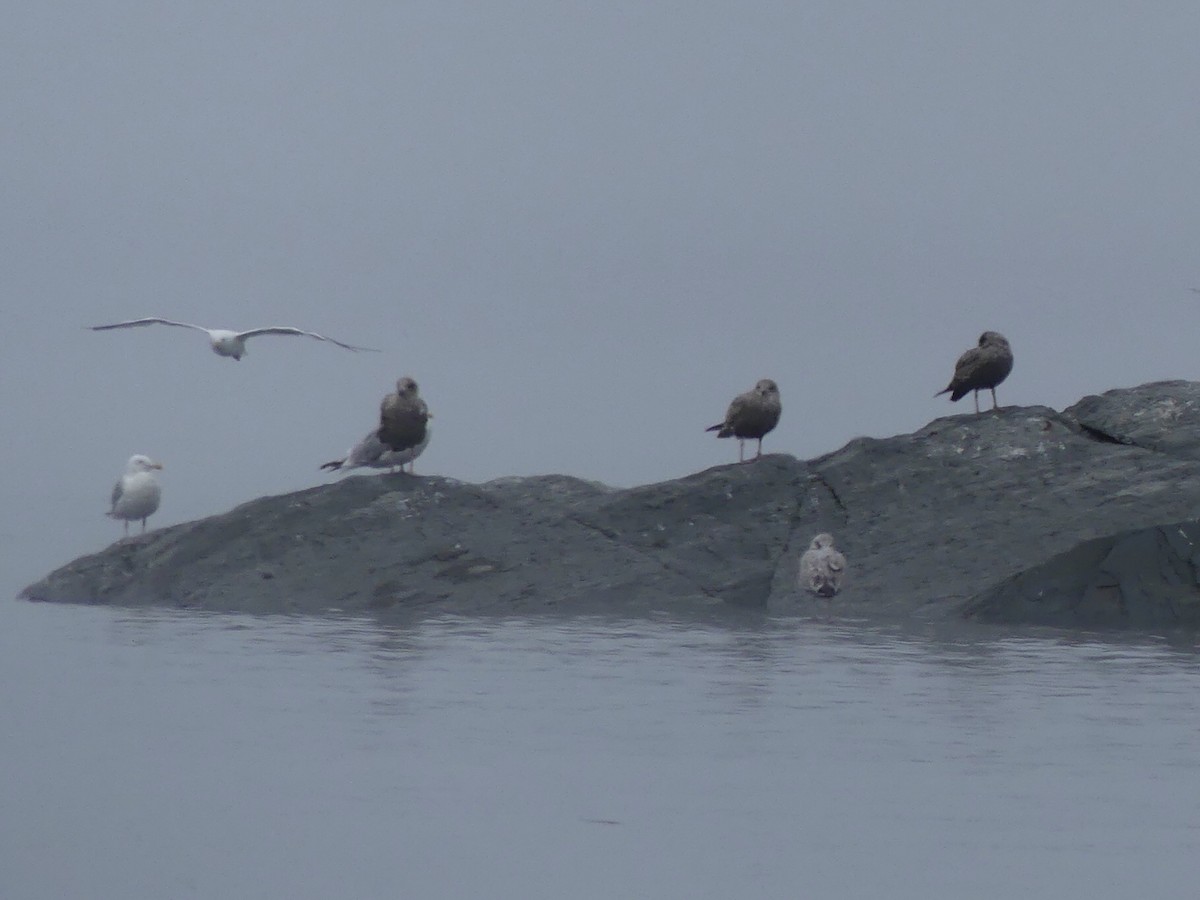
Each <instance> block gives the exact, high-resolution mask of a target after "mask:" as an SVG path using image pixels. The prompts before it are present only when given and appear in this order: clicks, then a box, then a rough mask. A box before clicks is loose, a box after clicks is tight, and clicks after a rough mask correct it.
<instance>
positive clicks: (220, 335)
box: [91, 318, 379, 360]
mask: <svg viewBox="0 0 1200 900" xmlns="http://www.w3.org/2000/svg"><path fill="white" fill-rule="evenodd" d="M143 325H174V326H176V327H178V328H190V329H192V330H193V331H203V332H204V333H205V334H207V335H208V342H209V343H210V344H211V345H212V351H213V353H215V354H217V356H232V357H233V358H234V359H236V360H240V359H241V358H242V357H243V356H244V355H245V354H246V341H247V340H248V339H249V338H252V337H258V336H259V335H260V334H288V335H299V336H301V337H310V338H316V339H317V340H318V341H328V342H329V343H331V344H337V345H338V346H339V347H344V348H346V349H347V350H367V351H370V352H371V353H378V352H379V351H378V350H375V349H374V348H372V347H356V346H354V345H353V344H343V343H342V342H341V341H337V340H334V339H333V338H331V337H325V335H323V334H317V333H316V332H315V331H301V330H300V329H299V328H292V327H290V326H288V325H272V326H270V327H269V328H251V329H250V330H249V331H229V330H228V329H225V328H205V327H204V326H203V325H192V324H189V323H188V322H175V321H173V320H171V319H159V318H148V319H130V320H129V321H128V322H114V323H113V324H112V325H93V326H91V329H92V331H108V330H109V329H112V328H140V327H141V326H143Z"/></svg>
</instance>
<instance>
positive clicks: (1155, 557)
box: [966, 521, 1200, 628]
mask: <svg viewBox="0 0 1200 900" xmlns="http://www.w3.org/2000/svg"><path fill="white" fill-rule="evenodd" d="M966 614H967V616H968V617H971V618H977V619H980V620H982V621H988V622H1003V623H1012V622H1021V623H1032V624H1042V625H1062V624H1066V623H1070V624H1082V625H1087V626H1089V627H1101V628H1104V627H1110V628H1111V627H1124V626H1134V627H1161V626H1163V625H1170V626H1180V627H1187V628H1196V627H1197V626H1200V522H1195V521H1192V522H1181V523H1178V524H1175V525H1161V526H1156V527H1153V528H1141V529H1137V530H1135V531H1126V532H1123V533H1121V534H1117V535H1112V536H1110V537H1103V538H1097V539H1096V540H1093V541H1084V542H1083V543H1082V544H1079V545H1078V546H1076V547H1074V548H1072V549H1070V550H1068V551H1067V552H1066V553H1060V554H1058V555H1057V556H1055V557H1054V558H1052V559H1050V560H1048V561H1047V562H1045V563H1042V564H1041V565H1038V566H1034V567H1033V568H1031V569H1028V570H1026V571H1025V572H1022V573H1020V574H1019V575H1016V576H1014V577H1013V578H1009V579H1007V580H1006V581H1003V582H1001V583H1000V584H999V585H997V586H995V587H993V588H991V589H989V590H988V591H986V592H984V593H983V594H982V595H981V596H979V597H977V598H976V599H975V600H974V601H972V602H971V603H969V604H968V605H967V609H966Z"/></svg>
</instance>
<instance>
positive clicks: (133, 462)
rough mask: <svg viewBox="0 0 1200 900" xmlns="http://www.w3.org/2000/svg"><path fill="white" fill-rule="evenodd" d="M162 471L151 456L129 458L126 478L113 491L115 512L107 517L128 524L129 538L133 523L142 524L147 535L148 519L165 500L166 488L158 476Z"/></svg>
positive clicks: (126, 528) (122, 478)
mask: <svg viewBox="0 0 1200 900" xmlns="http://www.w3.org/2000/svg"><path fill="white" fill-rule="evenodd" d="M161 468H162V463H156V462H155V461H154V460H152V459H151V458H150V457H148V456H142V455H141V454H140V453H139V454H137V455H136V456H131V457H129V462H127V463H126V464H125V474H124V475H122V476H121V477H120V479H119V480H118V481H117V483H116V484H114V485H113V490H112V509H110V510H109V511H108V512H106V513H105V515H106V516H108V517H109V518H112V519H123V520H124V521H125V533H126V534H129V523H130V522H132V521H136V520H137V519H141V520H142V533H143V534H144V533H145V531H146V519H147V518H149V517H150V516H151V515H152V514H153V513H154V511H155V510H157V509H158V501H159V500H160V499H161V498H162V488H160V487H159V486H158V479H157V478H155V477H154V472H155V470H157V469H161Z"/></svg>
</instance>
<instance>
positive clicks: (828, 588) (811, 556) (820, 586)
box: [797, 533, 846, 597]
mask: <svg viewBox="0 0 1200 900" xmlns="http://www.w3.org/2000/svg"><path fill="white" fill-rule="evenodd" d="M845 574H846V557H844V556H842V554H841V553H839V552H838V551H837V550H836V549H835V548H834V546H833V535H832V534H824V533H822V534H818V535H817V536H816V537H815V538H813V539H812V543H811V544H810V545H809V547H808V549H807V550H805V551H804V555H803V556H801V557H800V573H799V577H798V578H797V581H798V582H799V584H800V587H802V588H805V589H807V590H810V591H812V592H813V593H814V594H816V595H817V596H819V597H832V596H833V595H834V594H836V593H837V592H838V591H840V590H841V589H842V576H843V575H845Z"/></svg>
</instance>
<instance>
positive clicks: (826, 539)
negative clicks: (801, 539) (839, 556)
mask: <svg viewBox="0 0 1200 900" xmlns="http://www.w3.org/2000/svg"><path fill="white" fill-rule="evenodd" d="M832 546H833V535H832V534H825V533H824V532H822V533H821V534H818V535H817V536H816V537H815V538H813V539H812V546H811V547H810V548H809V549H810V550H824V549H825V548H826V547H832Z"/></svg>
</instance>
